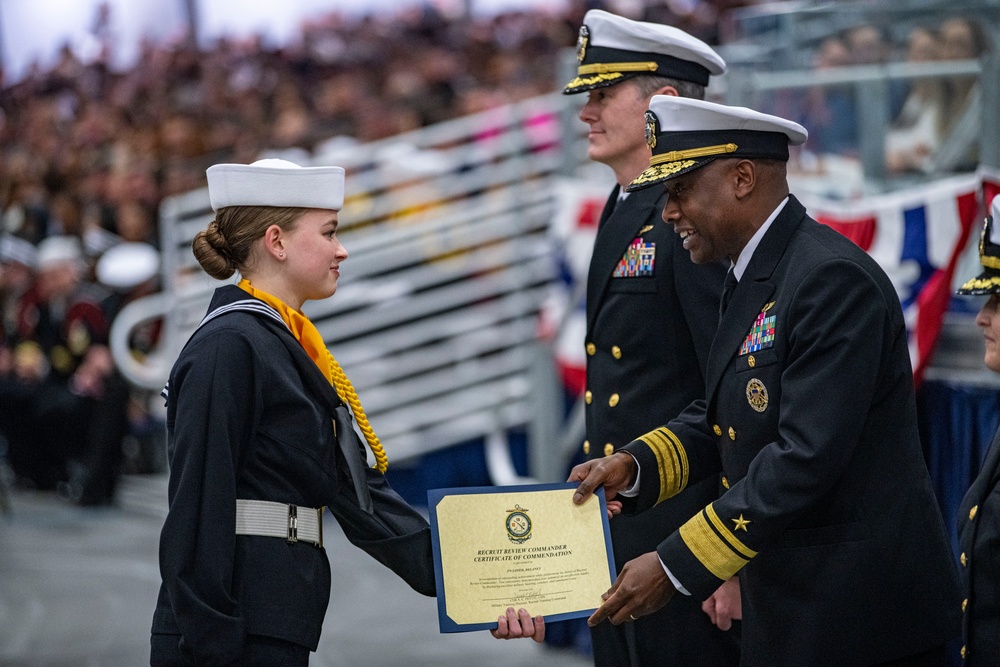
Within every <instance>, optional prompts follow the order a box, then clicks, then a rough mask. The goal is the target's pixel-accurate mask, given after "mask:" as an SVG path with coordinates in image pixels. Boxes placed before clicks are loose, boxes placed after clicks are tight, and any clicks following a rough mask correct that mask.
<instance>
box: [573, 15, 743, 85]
mask: <svg viewBox="0 0 1000 667" xmlns="http://www.w3.org/2000/svg"><path fill="white" fill-rule="evenodd" d="M576 59H577V61H578V62H579V67H578V68H577V76H576V78H575V79H573V80H572V81H570V82H569V83H567V84H566V87H565V88H564V89H563V94H565V95H573V94H575V93H583V92H586V91H588V90H593V89H594V88H604V87H606V86H613V85H614V84H616V83H620V82H622V81H625V80H627V79H631V78H633V77H635V76H638V75H640V74H656V75H658V76H665V77H669V78H671V79H680V80H682V81H691V82H693V83H697V84H700V85H702V86H707V85H708V77H709V75H712V74H722V73H723V72H725V71H726V63H725V61H724V60H723V59H722V57H721V56H719V54H718V53H716V52H715V51H713V50H712V48H711V47H710V46H709V45H708V44H706V43H705V42H703V41H701V40H700V39H697V38H695V37H692V36H691V35H689V34H687V33H686V32H684V31H683V30H680V29H678V28H674V27H672V26H668V25H659V24H656V23H643V22H640V21H631V20H629V19H626V18H622V17H621V16H615V15H614V14H609V13H608V12H605V11H601V10H600V9H591V10H590V11H589V12H587V14H586V15H585V16H584V17H583V25H582V26H581V27H580V36H579V38H578V39H577V42H576Z"/></svg>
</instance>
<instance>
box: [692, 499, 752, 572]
mask: <svg viewBox="0 0 1000 667" xmlns="http://www.w3.org/2000/svg"><path fill="white" fill-rule="evenodd" d="M705 514H707V515H708V520H709V521H711V522H712V525H713V526H715V530H716V532H718V533H719V535H722V537H723V538H724V539H725V540H726V542H728V543H729V546H730V547H732V548H733V550H735V551H737V552H739V553H741V554H743V555H744V556H745V557H746V558H748V559H750V558H753V557H754V556H756V555H757V552H756V551H754V550H753V549H751V548H750V547H748V546H747V545H745V544H743V543H742V542H740V541H739V539H737V537H736V536H735V535H733V532H732V531H731V530H729V528H728V527H726V524H724V523H722V519H720V518H719V515H718V514H716V513H715V506H714V505H711V504H710V505H709V506H708V507H706V508H705Z"/></svg>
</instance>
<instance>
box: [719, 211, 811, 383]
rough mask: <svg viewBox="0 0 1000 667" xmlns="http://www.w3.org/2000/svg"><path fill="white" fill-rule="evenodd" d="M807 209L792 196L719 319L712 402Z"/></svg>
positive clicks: (772, 287) (766, 297) (771, 292)
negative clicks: (724, 373) (720, 381)
mask: <svg viewBox="0 0 1000 667" xmlns="http://www.w3.org/2000/svg"><path fill="white" fill-rule="evenodd" d="M805 213H806V210H805V207H803V206H802V204H800V203H799V201H798V200H797V199H795V197H791V196H790V197H789V200H788V203H787V204H785V208H783V209H782V210H781V213H779V214H778V217H777V218H775V219H774V222H772V223H771V226H770V228H768V230H767V233H766V234H764V238H762V239H761V241H760V245H758V246H757V249H756V250H755V251H754V254H753V257H752V258H751V259H750V264H749V265H748V266H747V268H746V271H744V272H743V277H742V279H740V282H739V284H738V285H737V286H736V289H735V290H734V291H733V294H732V296H731V297H730V299H729V308H728V309H727V310H726V312H725V314H724V315H723V316H722V320H721V321H720V322H719V329H718V331H717V332H716V334H715V340H713V341H712V350H711V352H709V355H708V369H707V371H706V374H705V396H706V397H707V398H708V399H709V401H711V399H712V398H713V397H714V395H715V390H716V388H717V387H718V385H719V380H720V379H721V378H722V374H723V372H724V371H725V369H726V367H727V366H728V365H729V362H730V361H731V360H732V358H733V356H734V355H735V354H736V353H737V352H738V351H739V347H740V344H741V343H742V342H743V339H744V338H746V335H747V334H748V333H749V332H750V327H751V325H752V324H753V322H754V319H755V318H756V317H757V314H758V313H760V309H761V308H763V307H764V305H765V304H766V303H767V300H768V298H770V296H771V295H772V294H773V293H774V289H775V286H774V283H773V282H771V275H772V274H773V273H774V269H775V267H777V265H778V262H779V261H781V258H782V257H783V256H784V254H785V250H786V248H787V247H788V242H789V240H790V239H791V236H792V233H793V232H794V231H795V229H796V228H797V227H798V226H799V223H800V222H802V218H803V217H804V216H805Z"/></svg>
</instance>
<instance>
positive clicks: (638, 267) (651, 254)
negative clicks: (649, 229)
mask: <svg viewBox="0 0 1000 667" xmlns="http://www.w3.org/2000/svg"><path fill="white" fill-rule="evenodd" d="M655 265H656V243H653V242H649V243H646V242H644V241H643V240H642V237H641V236H639V237H636V238H635V239H634V240H633V241H632V243H631V244H630V245H629V247H628V250H626V251H625V254H624V255H622V258H621V259H620V260H619V261H618V266H616V267H615V272H614V273H613V274H611V277H612V278H641V277H643V276H652V275H653V268H654V267H655Z"/></svg>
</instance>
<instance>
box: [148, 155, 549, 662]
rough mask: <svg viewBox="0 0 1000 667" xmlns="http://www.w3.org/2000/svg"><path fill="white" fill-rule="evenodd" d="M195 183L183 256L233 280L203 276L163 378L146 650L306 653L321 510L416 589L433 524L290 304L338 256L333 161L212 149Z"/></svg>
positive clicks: (210, 655)
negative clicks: (189, 328)
mask: <svg viewBox="0 0 1000 667" xmlns="http://www.w3.org/2000/svg"><path fill="white" fill-rule="evenodd" d="M208 186H209V197H210V200H211V203H212V208H213V209H214V210H215V212H216V215H215V219H214V220H212V222H211V223H209V225H208V228H207V229H206V230H204V231H202V232H199V233H198V234H197V235H196V237H195V239H194V243H193V249H194V254H195V256H196V258H197V259H198V262H199V263H200V264H201V266H202V268H204V269H205V271H206V272H207V273H208V274H209V275H211V276H212V277H214V278H217V279H220V280H224V279H227V278H229V277H230V276H232V275H233V274H234V273H236V272H238V273H239V274H240V277H241V280H240V281H239V283H238V284H236V285H226V286H224V287H220V288H219V289H217V290H216V292H215V294H214V296H213V298H212V302H211V305H210V307H209V309H208V313H207V314H206V316H205V318H204V320H203V321H202V323H201V325H200V326H199V327H198V329H197V330H196V331H195V333H194V335H192V336H191V339H190V340H189V341H188V342H187V344H186V345H185V347H184V349H183V351H182V352H181V354H180V356H179V358H178V359H177V361H176V363H175V364H174V367H173V369H172V370H171V373H170V378H169V381H168V383H167V385H166V387H165V388H164V392H163V394H164V397H165V398H166V400H167V438H168V455H169V461H170V481H169V502H170V507H169V513H168V515H167V518H166V521H165V523H164V526H163V530H162V533H161V537H160V572H161V576H162V579H163V583H162V585H161V588H160V594H159V599H158V601H157V605H156V611H155V614H154V617H153V627H152V637H151V664H152V665H192V664H195V665H228V664H234V665H235V664H239V665H249V664H262V665H265V664H266V665H276V664H282V665H286V664H287V665H307V664H308V661H309V653H310V651H314V650H316V646H317V644H318V642H319V636H320V629H321V627H322V624H323V616H324V614H325V612H326V607H327V604H328V602H329V597H330V578H331V573H330V564H329V561H328V559H327V555H326V551H325V550H324V549H323V533H322V514H323V510H324V508H329V509H330V511H331V512H332V513H333V514H334V516H335V517H336V518H337V520H338V522H339V523H340V525H341V526H342V527H343V530H344V532H345V533H346V535H347V537H348V539H349V540H350V541H351V542H352V543H353V544H355V545H357V546H358V547H360V548H361V549H363V550H365V551H366V552H368V553H369V554H370V555H371V556H373V557H374V558H376V559H377V560H379V561H380V562H382V563H383V564H385V565H386V566H388V567H389V568H390V569H392V570H393V571H394V572H395V573H396V574H398V575H399V576H400V577H402V578H403V579H404V580H405V581H406V582H407V583H408V584H409V585H410V586H411V587H412V588H413V589H414V590H416V591H417V592H419V593H422V594H424V595H434V593H435V589H434V570H433V561H432V557H431V540H430V530H429V528H428V526H427V522H426V521H425V520H424V519H423V518H422V517H421V515H420V514H418V513H417V512H416V511H415V510H413V509H412V508H410V507H409V506H408V505H407V504H406V503H405V502H404V501H403V500H402V499H401V498H400V497H399V496H398V495H397V494H396V493H395V492H394V491H393V490H392V489H391V488H390V487H389V485H388V484H387V483H386V480H385V478H384V477H383V472H384V471H385V468H386V463H387V461H386V456H385V453H384V451H383V450H382V446H381V444H380V443H379V441H378V438H377V437H376V436H375V434H374V432H373V431H372V428H371V426H370V425H369V424H368V420H367V419H366V418H365V415H364V411H363V410H362V409H361V405H360V402H359V401H358V398H357V395H356V394H355V392H354V389H353V387H352V386H351V384H350V382H349V381H348V380H347V378H346V377H345V375H344V374H343V371H342V370H341V369H340V366H339V365H338V364H337V362H336V361H335V360H334V358H333V356H332V355H331V354H330V352H329V351H328V350H327V348H326V346H325V344H324V342H323V339H322V337H321V336H320V334H319V332H318V331H317V330H316V327H315V326H314V325H313V324H312V322H310V321H309V319H308V318H307V317H306V316H305V315H303V314H302V312H301V308H302V305H303V303H304V302H305V301H307V300H310V299H325V298H327V297H330V296H331V295H333V293H334V292H335V291H336V289H337V281H338V278H339V277H340V267H341V264H342V262H343V261H344V260H345V259H347V251H346V250H345V249H344V247H343V246H342V245H341V244H340V241H339V240H338V239H337V224H338V222H337V212H338V211H339V209H340V208H341V207H342V205H343V201H344V170H343V169H341V168H340V167H311V168H303V167H299V166H298V165H295V164H292V163H290V162H286V161H283V160H273V159H269V160H260V161H258V162H255V163H253V164H251V165H241V164H221V165H215V166H213V167H210V168H209V169H208ZM348 405H349V406H350V411H349V410H348V407H347V406H348ZM351 412H353V414H354V416H355V418H356V419H357V421H358V426H359V427H360V429H361V431H362V433H363V434H364V435H365V439H366V440H367V441H368V444H369V447H370V448H371V450H372V452H373V454H374V456H375V460H376V467H375V468H369V467H368V466H367V465H366V454H365V451H364V447H363V446H362V445H361V443H360V441H359V438H358V437H357V435H356V434H355V431H354V430H353V428H352V424H351ZM511 612H512V610H511ZM511 612H509V613H508V618H505V619H504V622H503V623H501V624H500V627H499V628H498V630H500V631H502V633H500V635H498V636H503V637H505V638H506V637H512V636H533V637H534V638H535V639H536V640H540V639H541V637H542V636H543V635H544V625H542V624H541V623H539V624H537V625H536V624H535V623H534V622H533V619H531V618H530V617H528V616H527V615H526V614H524V613H522V614H521V615H520V616H518V615H517V614H513V613H511ZM508 620H509V623H508V622H507V621H508ZM494 634H497V632H496V631H494Z"/></svg>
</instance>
